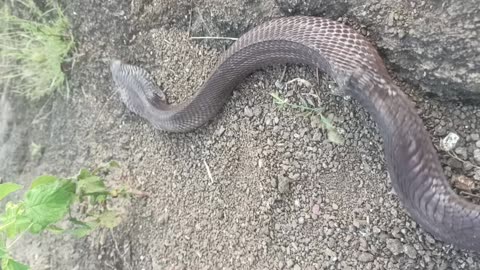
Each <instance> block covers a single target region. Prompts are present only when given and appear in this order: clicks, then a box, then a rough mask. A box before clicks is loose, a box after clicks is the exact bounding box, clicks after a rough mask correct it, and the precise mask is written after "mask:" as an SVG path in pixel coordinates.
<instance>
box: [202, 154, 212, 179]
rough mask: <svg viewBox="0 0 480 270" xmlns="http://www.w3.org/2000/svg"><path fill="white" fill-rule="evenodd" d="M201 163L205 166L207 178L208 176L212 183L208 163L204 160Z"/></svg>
mask: <svg viewBox="0 0 480 270" xmlns="http://www.w3.org/2000/svg"><path fill="white" fill-rule="evenodd" d="M203 164H204V165H205V167H206V168H207V174H208V178H210V181H211V182H212V183H213V182H214V181H213V177H212V172H211V171H210V167H208V164H207V162H206V161H205V160H204V161H203Z"/></svg>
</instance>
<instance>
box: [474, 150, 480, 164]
mask: <svg viewBox="0 0 480 270" xmlns="http://www.w3.org/2000/svg"><path fill="white" fill-rule="evenodd" d="M473 160H475V162H477V163H478V164H479V165H480V149H475V150H473Z"/></svg>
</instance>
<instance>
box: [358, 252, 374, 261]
mask: <svg viewBox="0 0 480 270" xmlns="http://www.w3.org/2000/svg"><path fill="white" fill-rule="evenodd" d="M358 260H359V261H361V262H371V261H373V255H372V254H370V253H368V252H362V253H361V254H360V255H359V256H358Z"/></svg>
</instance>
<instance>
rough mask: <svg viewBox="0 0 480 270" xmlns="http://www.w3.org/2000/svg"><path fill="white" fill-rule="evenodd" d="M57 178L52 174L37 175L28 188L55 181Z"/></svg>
mask: <svg viewBox="0 0 480 270" xmlns="http://www.w3.org/2000/svg"><path fill="white" fill-rule="evenodd" d="M57 180H58V178H57V177H55V176H53V175H42V176H40V177H37V179H35V180H33V182H32V184H31V185H30V189H33V188H35V187H37V186H40V185H45V184H51V183H53V182H55V181H57Z"/></svg>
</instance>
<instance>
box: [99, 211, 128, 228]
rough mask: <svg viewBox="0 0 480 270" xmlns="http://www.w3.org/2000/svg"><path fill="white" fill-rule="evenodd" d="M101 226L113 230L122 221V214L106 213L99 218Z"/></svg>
mask: <svg viewBox="0 0 480 270" xmlns="http://www.w3.org/2000/svg"><path fill="white" fill-rule="evenodd" d="M97 218H98V223H99V225H100V226H103V227H106V228H109V229H113V228H115V227H117V226H118V224H120V222H121V221H122V219H121V216H120V213H119V212H116V211H105V212H103V213H101V214H99V215H98V216H97Z"/></svg>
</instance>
